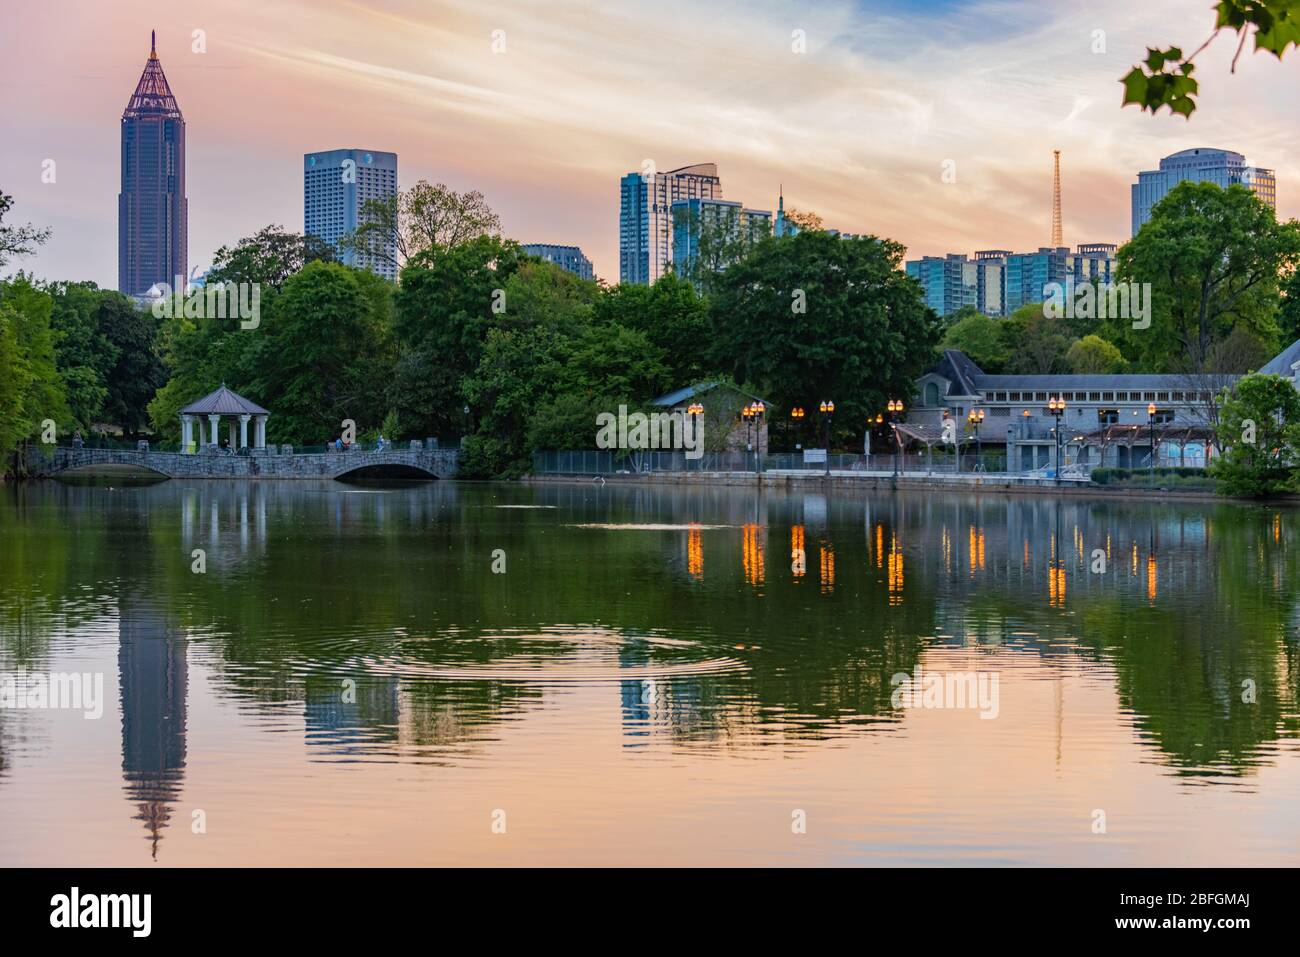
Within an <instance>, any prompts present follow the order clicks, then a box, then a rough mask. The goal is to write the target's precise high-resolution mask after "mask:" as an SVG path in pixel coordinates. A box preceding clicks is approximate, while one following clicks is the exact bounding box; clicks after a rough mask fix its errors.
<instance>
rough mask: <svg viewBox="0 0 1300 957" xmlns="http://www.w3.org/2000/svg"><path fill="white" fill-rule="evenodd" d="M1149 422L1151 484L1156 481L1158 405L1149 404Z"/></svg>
mask: <svg viewBox="0 0 1300 957" xmlns="http://www.w3.org/2000/svg"><path fill="white" fill-rule="evenodd" d="M1147 421H1148V422H1149V423H1151V483H1152V484H1155V480H1156V404H1155V403H1154V402H1148V403H1147Z"/></svg>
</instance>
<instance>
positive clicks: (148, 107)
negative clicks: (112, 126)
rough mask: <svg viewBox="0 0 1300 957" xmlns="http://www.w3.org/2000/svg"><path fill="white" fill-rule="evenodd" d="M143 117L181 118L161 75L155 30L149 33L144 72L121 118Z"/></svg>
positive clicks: (178, 108)
mask: <svg viewBox="0 0 1300 957" xmlns="http://www.w3.org/2000/svg"><path fill="white" fill-rule="evenodd" d="M145 115H149V116H158V115H162V116H167V117H169V118H176V119H181V118H182V117H181V108H180V106H179V105H178V104H177V103H176V97H174V96H172V90H171V87H170V86H168V84H167V77H166V76H164V75H163V69H162V61H161V60H159V59H158V33H157V31H156V30H151V31H149V59H148V60H146V61H145V64H144V72H143V73H141V74H140V82H139V83H137V84H136V86H135V92H134V93H133V94H132V95H131V100H130V102H129V103H127V105H126V111H125V112H124V113H123V114H122V118H123V119H127V118H129V117H133V116H145Z"/></svg>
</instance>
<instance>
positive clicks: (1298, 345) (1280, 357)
mask: <svg viewBox="0 0 1300 957" xmlns="http://www.w3.org/2000/svg"><path fill="white" fill-rule="evenodd" d="M1297 362H1300V339H1297V340H1296V341H1295V342H1293V343H1291V344H1290V345H1289V346H1287V347H1286V348H1285V349H1283V350H1282V351H1281V352H1279V353H1278V354H1277V355H1275V356H1274V357H1273V358H1272V359H1269V360H1268V362H1265V363H1264V364H1263V365H1262V366H1260V367H1259V371H1260V372H1261V373H1264V374H1265V375H1281V376H1286V377H1287V378H1288V379H1289V378H1291V377H1292V376H1293V375H1294V374H1295V370H1294V369H1293V368H1291V367H1292V366H1293V365H1295V363H1297Z"/></svg>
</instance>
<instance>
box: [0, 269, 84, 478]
mask: <svg viewBox="0 0 1300 957" xmlns="http://www.w3.org/2000/svg"><path fill="white" fill-rule="evenodd" d="M52 309H53V303H52V300H51V297H50V295H49V293H47V292H46V291H45V290H43V289H40V288H38V287H37V286H36V285H34V284H33V283H32V281H31V280H30V279H29V278H28V277H27V276H24V275H23V274H21V273H20V274H19V275H17V276H16V277H14V278H13V279H10V280H6V281H2V282H0V311H3V313H4V316H5V326H6V330H5V333H4V337H5V339H6V342H7V345H6V346H5V347H4V348H5V351H6V354H7V356H8V357H7V359H6V360H5V362H6V365H7V366H8V369H7V371H6V372H5V373H4V375H5V378H6V379H7V381H8V384H7V385H6V386H4V388H5V389H6V391H7V392H8V394H7V395H5V396H3V397H0V415H3V417H4V419H5V424H4V426H3V429H4V433H5V435H7V436H8V439H7V443H8V444H7V445H5V446H0V454H5V455H6V457H7V459H8V461H9V468H8V471H10V472H12V473H16V474H22V473H23V472H24V471H25V463H24V460H23V458H22V455H21V449H20V443H22V442H23V441H25V440H28V439H32V438H35V437H36V436H37V435H38V434H39V432H40V426H41V423H42V422H43V421H44V420H46V419H49V420H52V421H53V422H54V423H55V425H56V427H57V428H58V430H59V432H64V431H68V430H69V427H70V426H71V425H72V416H71V413H70V412H69V411H68V405H67V399H66V396H65V394H64V386H63V379H62V377H60V375H59V370H58V365H57V363H56V361H55V355H54V334H53V331H52V330H51V329H50V313H51V311H52ZM15 452H17V453H18V454H17V455H13V453H15Z"/></svg>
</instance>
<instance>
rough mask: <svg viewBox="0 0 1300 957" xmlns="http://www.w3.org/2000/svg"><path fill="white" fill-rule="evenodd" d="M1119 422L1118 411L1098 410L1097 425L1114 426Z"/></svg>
mask: <svg viewBox="0 0 1300 957" xmlns="http://www.w3.org/2000/svg"><path fill="white" fill-rule="evenodd" d="M1117 422H1119V409H1098V410H1097V423H1098V424H1099V425H1114V424H1116V423H1117Z"/></svg>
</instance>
